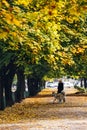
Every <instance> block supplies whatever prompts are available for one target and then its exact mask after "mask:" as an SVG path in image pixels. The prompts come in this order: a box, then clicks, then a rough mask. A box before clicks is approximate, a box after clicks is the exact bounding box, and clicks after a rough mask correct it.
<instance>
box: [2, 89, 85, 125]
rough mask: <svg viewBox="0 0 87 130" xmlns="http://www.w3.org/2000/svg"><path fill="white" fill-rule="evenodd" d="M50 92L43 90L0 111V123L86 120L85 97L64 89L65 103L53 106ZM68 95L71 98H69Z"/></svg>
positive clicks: (73, 90)
mask: <svg viewBox="0 0 87 130" xmlns="http://www.w3.org/2000/svg"><path fill="white" fill-rule="evenodd" d="M52 91H56V90H55V89H48V88H46V89H44V90H42V91H41V92H40V93H39V94H38V95H37V96H35V97H32V98H27V99H25V100H23V101H22V102H21V103H16V104H15V105H13V106H12V107H8V108H6V109H5V110H4V111H0V123H1V124H5V123H18V122H27V121H32V120H37V119H38V120H46V119H47V120H48V119H50V120H52V119H86V118H87V96H73V93H75V92H76V90H75V89H71V88H68V89H66V90H65V91H66V94H67V95H66V102H65V103H62V104H59V103H57V102H56V103H55V104H53V103H52V102H53V97H52V96H51V93H52ZM70 94H71V95H72V96H70Z"/></svg>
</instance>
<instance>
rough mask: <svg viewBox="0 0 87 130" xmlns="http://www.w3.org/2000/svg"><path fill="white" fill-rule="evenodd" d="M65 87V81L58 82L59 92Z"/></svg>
mask: <svg viewBox="0 0 87 130" xmlns="http://www.w3.org/2000/svg"><path fill="white" fill-rule="evenodd" d="M63 89H64V85H63V83H62V82H61V83H59V84H58V92H57V93H61V91H62V90H63Z"/></svg>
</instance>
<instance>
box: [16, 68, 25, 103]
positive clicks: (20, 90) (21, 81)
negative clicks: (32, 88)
mask: <svg viewBox="0 0 87 130" xmlns="http://www.w3.org/2000/svg"><path fill="white" fill-rule="evenodd" d="M24 91H25V76H24V71H22V70H18V71H17V91H16V102H20V101H21V100H22V99H24Z"/></svg>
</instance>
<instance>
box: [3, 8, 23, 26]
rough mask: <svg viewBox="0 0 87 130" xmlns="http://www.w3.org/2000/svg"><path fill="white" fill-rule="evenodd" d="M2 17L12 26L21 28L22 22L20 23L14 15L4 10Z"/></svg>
mask: <svg viewBox="0 0 87 130" xmlns="http://www.w3.org/2000/svg"><path fill="white" fill-rule="evenodd" d="M1 14H2V17H3V19H4V20H5V21H6V22H7V23H8V24H11V25H16V26H20V23H21V21H19V20H18V19H17V18H16V17H15V16H14V15H13V14H12V13H9V12H8V11H6V10H4V9H2V12H1Z"/></svg>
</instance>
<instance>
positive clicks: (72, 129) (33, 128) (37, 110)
mask: <svg viewBox="0 0 87 130" xmlns="http://www.w3.org/2000/svg"><path fill="white" fill-rule="evenodd" d="M52 91H55V89H50V90H49V89H44V90H43V91H42V92H41V93H40V94H39V95H37V96H35V97H32V98H28V99H25V100H24V101H23V102H22V103H26V104H31V105H32V110H31V111H32V114H34V116H31V118H29V119H26V120H21V121H19V122H15V123H12V122H11V123H6V124H5V123H4V124H0V130H87V96H66V103H64V104H58V103H55V104H52V101H53V97H51V96H50V94H51V93H52ZM65 91H66V93H67V95H68V94H71V93H75V92H76V90H75V89H72V88H67V89H66V90H65ZM37 104H38V105H37ZM27 110H28V109H27ZM33 112H34V113H33ZM35 114H36V116H35ZM8 118H9V117H8Z"/></svg>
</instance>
